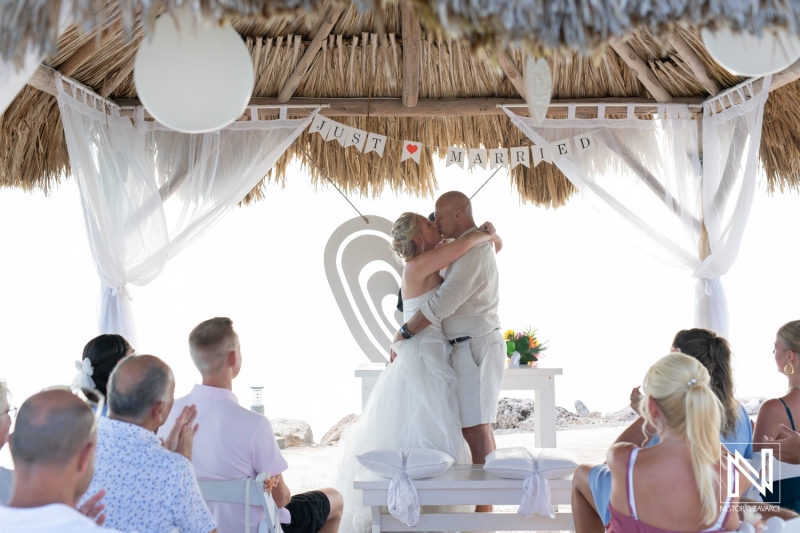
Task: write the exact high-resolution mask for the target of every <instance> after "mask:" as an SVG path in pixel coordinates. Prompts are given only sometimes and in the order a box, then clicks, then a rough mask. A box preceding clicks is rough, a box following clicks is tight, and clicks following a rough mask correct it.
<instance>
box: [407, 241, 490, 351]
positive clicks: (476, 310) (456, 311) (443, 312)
mask: <svg viewBox="0 0 800 533" xmlns="http://www.w3.org/2000/svg"><path fill="white" fill-rule="evenodd" d="M477 230H478V228H477V227H473V228H471V229H468V230H467V231H465V232H464V233H463V234H462V235H466V234H467V233H470V232H472V231H477ZM499 288H500V277H499V275H498V272H497V261H496V259H495V252H494V245H493V244H492V243H491V242H485V243H481V244H479V245H477V246H475V247H473V248H472V249H471V250H469V251H468V252H467V253H465V254H464V255H462V256H461V257H459V258H458V259H456V260H455V261H453V262H452V263H451V264H450V266H449V267H448V269H447V273H446V275H445V279H444V283H442V285H441V287H439V290H437V291H436V294H434V296H433V298H431V299H430V300H428V301H427V302H425V303H424V304H422V306H421V307H420V311H421V312H422V314H423V315H425V318H427V319H428V320H429V321H430V322H431V323H437V322H441V323H442V328H443V329H444V333H445V335H446V336H447V338H448V339H455V338H458V337H482V336H484V335H487V334H489V333H491V332H492V331H494V330H496V329H498V328H500V317H499V316H498V315H497V307H498V303H499V301H500V295H499Z"/></svg>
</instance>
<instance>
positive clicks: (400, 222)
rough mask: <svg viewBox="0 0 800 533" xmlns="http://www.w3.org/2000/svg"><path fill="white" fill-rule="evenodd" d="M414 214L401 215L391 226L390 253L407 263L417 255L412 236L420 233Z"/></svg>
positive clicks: (415, 244)
mask: <svg viewBox="0 0 800 533" xmlns="http://www.w3.org/2000/svg"><path fill="white" fill-rule="evenodd" d="M417 217H418V215H417V214H416V213H409V212H406V213H403V214H402V215H400V218H398V219H397V220H395V221H394V225H392V251H393V252H394V253H395V254H397V257H399V258H400V259H403V260H404V261H408V260H409V259H411V258H412V257H414V254H416V253H417V243H415V242H414V241H413V238H414V236H415V235H416V234H417V233H419V232H420V231H421V229H420V227H419V224H418V223H417Z"/></svg>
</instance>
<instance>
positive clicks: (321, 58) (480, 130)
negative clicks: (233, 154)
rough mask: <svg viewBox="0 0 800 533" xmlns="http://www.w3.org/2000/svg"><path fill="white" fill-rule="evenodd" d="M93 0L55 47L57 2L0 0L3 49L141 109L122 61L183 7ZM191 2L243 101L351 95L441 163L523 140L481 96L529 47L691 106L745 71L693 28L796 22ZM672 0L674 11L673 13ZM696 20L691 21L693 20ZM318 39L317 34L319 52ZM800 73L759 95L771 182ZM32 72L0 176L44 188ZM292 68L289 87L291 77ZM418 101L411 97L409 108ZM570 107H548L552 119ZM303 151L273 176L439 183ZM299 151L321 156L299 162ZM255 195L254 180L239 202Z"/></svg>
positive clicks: (43, 143) (406, 169) (569, 72)
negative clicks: (232, 69) (225, 35)
mask: <svg viewBox="0 0 800 533" xmlns="http://www.w3.org/2000/svg"><path fill="white" fill-rule="evenodd" d="M91 3H92V2H91V1H90V0H81V1H80V2H78V4H79V5H83V4H86V6H84V8H83V10H82V11H81V10H79V11H76V19H75V20H76V21H77V23H78V24H77V25H76V26H73V27H71V28H69V29H68V30H67V31H66V32H65V33H64V34H63V35H62V36H61V37H60V38H59V39H58V40H57V43H56V42H55V40H54V38H53V31H52V24H53V20H54V15H53V13H56V14H57V12H58V2H51V1H48V0H40V1H39V2H34V1H32V2H25V3H20V5H19V6H17V7H16V9H15V10H14V12H13V16H12V14H10V13H9V11H8V9H9V7H8V6H9V4H10V3H4V4H2V5H0V21H1V22H0V35H2V36H3V37H0V55H1V56H2V57H5V58H14V57H19V53H20V51H21V50H23V49H24V48H22V47H23V46H24V45H26V43H27V42H28V41H30V42H34V43H38V44H39V45H40V46H43V47H45V48H47V47H51V48H53V49H55V50H56V51H55V53H54V54H53V55H52V56H50V57H49V58H48V59H46V60H45V64H46V66H47V67H50V68H52V69H55V70H58V71H60V72H62V73H64V74H65V75H68V76H70V77H72V78H74V79H76V80H78V81H79V82H81V83H82V84H84V85H86V86H88V87H91V88H93V89H94V90H95V91H96V92H97V93H99V94H102V95H103V96H108V97H109V98H111V99H113V100H115V101H117V102H119V103H121V104H126V103H127V104H132V103H135V102H131V100H132V99H135V98H136V90H135V87H134V84H133V76H132V74H131V70H132V66H133V60H134V57H135V52H136V47H137V46H138V43H139V42H140V41H141V39H142V38H143V36H144V34H145V32H146V28H148V27H150V25H151V24H152V20H153V19H154V17H155V15H156V14H158V13H160V12H162V11H163V10H165V9H167V10H169V9H171V8H172V6H173V5H174V4H176V3H177V2H176V1H175V0H169V1H167V2H166V3H164V4H158V3H154V4H152V5H151V4H150V3H147V5H141V4H140V3H139V2H138V1H134V0H120V1H119V2H117V1H112V2H109V3H108V4H106V5H105V10H101V11H92V10H91V9H90V7H91V6H90V4H91ZM22 4H24V5H22ZM29 4H30V5H29ZM54 4H55V8H54V7H53V5H54ZM201 4H202V8H203V10H204V12H205V13H206V14H207V15H210V16H212V17H226V16H227V17H230V18H231V23H232V25H233V27H234V28H235V29H236V30H237V31H238V32H239V33H240V34H241V35H242V37H243V38H244V39H245V41H246V43H247V46H248V48H249V50H250V51H251V54H252V56H253V60H254V64H255V70H256V84H255V87H254V90H253V96H254V97H255V98H257V99H258V98H260V99H261V100H258V101H259V102H274V103H277V97H279V96H281V97H282V98H281V99H282V100H284V99H285V96H286V95H287V94H288V95H289V96H291V99H290V100H289V102H288V103H290V104H291V103H293V102H294V101H302V102H312V101H313V102H316V101H320V99H332V98H335V99H347V100H341V101H338V100H337V101H333V102H334V104H336V105H333V106H332V108H331V109H330V110H325V111H324V112H325V113H327V114H329V115H331V116H334V117H335V120H337V121H339V122H342V123H345V124H347V125H353V126H356V127H359V128H361V129H365V130H368V131H372V132H376V133H380V134H384V135H387V136H389V137H390V138H393V139H412V140H416V141H419V142H422V143H423V144H425V145H427V146H433V147H440V150H439V154H438V155H439V156H443V154H444V150H445V149H446V147H448V146H455V145H461V146H465V147H478V146H480V145H483V146H485V147H487V148H496V147H510V146H518V145H520V144H522V143H523V142H527V141H526V140H525V139H524V136H523V135H522V133H521V132H519V131H518V130H517V129H516V128H515V127H514V126H513V125H512V124H511V123H510V121H509V120H508V118H507V117H506V116H505V115H504V114H501V112H500V111H499V110H497V109H496V106H495V105H494V104H495V100H478V99H502V100H503V101H521V100H519V99H520V90H519V89H518V87H519V83H518V82H519V78H520V74H519V71H520V70H521V65H522V62H523V54H524V53H547V54H548V61H549V63H550V65H551V71H552V75H553V83H554V87H553V88H554V98H555V99H558V100H565V101H586V102H591V101H592V100H591V99H595V100H594V101H595V102H596V101H598V100H597V99H600V100H602V101H604V102H608V103H613V102H615V101H622V102H627V101H637V102H641V101H652V102H656V101H670V100H671V101H684V102H690V103H693V104H699V103H701V102H702V100H703V99H705V98H706V97H707V96H709V95H710V94H714V93H715V92H716V91H719V90H721V89H724V88H727V87H731V86H733V85H735V84H737V83H738V82H740V81H742V80H741V79H739V78H736V77H734V76H731V75H730V74H729V73H727V72H726V71H725V70H723V69H722V68H721V67H719V66H718V65H716V64H715V63H714V62H713V60H712V59H711V58H710V57H709V55H708V54H707V52H706V51H705V49H704V47H703V44H702V41H701V40H700V38H699V36H698V25H710V24H713V23H719V22H720V21H725V22H728V23H729V24H730V25H732V26H734V27H738V28H745V29H749V30H752V31H760V30H762V29H764V28H767V27H769V26H775V25H777V26H784V27H789V28H791V29H793V30H794V29H797V28H800V23H799V22H800V8H795V7H792V6H794V3H791V2H790V3H785V2H766V1H764V2H760V4H761V6H762V7H761V9H760V10H759V11H757V12H751V11H748V10H750V9H752V7H751V6H752V2H740V1H738V0H728V1H723V0H717V1H706V2H698V1H694V2H692V1H687V2H664V3H663V4H665V7H663V8H662V7H659V8H657V9H649V10H647V9H642V6H646V5H647V6H650V5H655V4H658V3H653V2H627V3H625V5H626V8H625V9H626V10H627V11H626V12H622V11H620V10H619V9H616V10H613V9H611V8H610V7H611V6H616V7H619V6H618V4H619V2H614V1H612V0H605V1H600V2H596V1H595V2H580V1H578V2H548V1H545V0H523V1H521V2H514V1H512V0H495V1H494V2H477V1H467V0H464V1H461V2H443V1H434V0H430V1H422V0H417V1H414V2H407V3H405V4H402V5H401V4H398V3H389V4H386V5H383V6H382V7H381V8H379V10H378V11H377V12H376V11H373V10H372V8H373V6H372V5H371V3H370V2H367V1H366V0H364V1H357V2H354V3H349V2H338V1H336V0H329V1H325V2H323V1H312V0H306V1H305V2H300V1H299V0H296V1H292V0H283V1H279V2H274V1H263V0H262V1H260V2H254V1H252V0H228V1H220V0H204V2H202V3H201ZM639 4H641V5H639ZM678 4H680V5H681V6H683V7H681V8H680V9H678V8H677V7H674V6H675V5H678ZM298 5H299V6H300V7H297V6H298ZM409 6H411V8H409ZM487 6H488V7H487ZM569 6H577V7H575V8H574V9H575V10H576V11H575V12H574V13H571V12H569V9H571V8H570V7H569ZM637 6H638V7H637ZM669 6H673V7H669ZM558 9H561V10H562V12H558ZM4 10H5V11H4ZM564 10H566V11H564ZM375 13H379V15H380V16H375ZM404 16H405V17H406V19H405V20H404V19H403V17H404ZM9 17H11V18H9ZM559 17H560V18H559ZM690 19H691V20H694V21H695V22H694V23H691V24H690V23H688V22H687V21H688V20H690ZM10 21H13V24H14V25H13V27H12V26H11V22H10ZM98 21H99V22H100V23H101V25H102V28H103V31H102V32H100V34H99V35H98V32H97V30H96V29H93V28H94V24H95V23H97V22H98ZM143 21H144V23H143ZM326 22H328V24H326ZM417 25H418V27H419V28H420V31H419V37H418V50H419V62H418V64H415V63H413V62H411V60H410V59H409V60H405V59H406V57H404V46H407V45H411V44H415V43H417V38H416V37H415V32H414V31H413V28H414V27H415V26H417ZM404 28H405V32H404ZM9 32H11V33H9ZM12 34H13V36H16V39H13V38H11V37H10V36H11V35H12ZM315 37H316V40H315ZM320 37H324V38H323V39H320ZM623 37H624V40H623V39H622V38H623ZM26 39H27V40H26ZM316 41H321V46H320V47H319V49H318V50H315V47H314V45H315V44H316ZM609 43H610V44H611V46H606V45H608V44H609ZM407 57H411V56H410V55H409V56H407ZM306 64H307V68H305V65H306ZM415 66H416V68H417V69H418V72H419V87H418V92H417V93H416V96H417V98H418V103H417V104H416V105H415V106H411V107H407V106H403V104H402V103H401V99H402V98H403V97H404V78H406V74H405V73H406V72H413V71H414V70H413V69H414V68H415ZM408 69H412V70H408ZM796 70H798V69H794V67H793V69H791V70H790V71H789V72H787V73H785V74H783V75H782V76H778V77H777V78H778V79H777V81H776V82H775V83H773V87H777V86H779V85H783V86H782V87H781V88H779V89H777V90H775V91H774V92H772V94H771V95H770V99H769V100H768V102H767V108H766V112H765V117H764V134H763V138H762V147H761V161H762V163H763V165H764V167H765V169H766V173H767V178H768V180H769V186H770V188H771V189H780V190H784V189H785V188H798V186H799V185H800V174H798V169H800V150H798V146H800V145H798V142H797V141H798V140H800V133H798V132H797V131H796V124H797V120H796V117H798V111H800V110H798V106H799V105H800V104H798V103H797V102H798V100H800V85H798V84H797V83H796V82H795V81H794V80H795V79H797V76H798V74H795V71H796ZM40 71H41V72H40V73H39V74H38V75H37V76H36V77H35V78H34V79H33V80H32V81H31V86H28V87H26V88H25V89H24V90H23V92H22V93H21V94H20V95H19V96H18V97H17V99H16V100H15V101H14V102H13V103H12V104H11V106H10V107H9V108H8V109H7V110H6V112H5V114H4V115H3V117H2V123H0V136H2V142H0V185H3V186H13V187H22V188H26V189H31V188H41V189H44V190H48V189H50V188H51V187H53V186H54V185H55V184H57V182H58V181H59V179H62V176H64V175H65V174H64V173H65V171H67V172H68V171H69V159H68V155H67V150H66V145H65V141H64V135H63V131H62V126H61V121H60V117H59V113H58V107H57V105H56V101H55V98H54V96H52V92H53V91H52V86H49V85H48V83H50V81H48V73H49V75H50V76H51V77H52V71H48V70H46V69H40ZM293 73H294V78H295V79H297V82H298V83H296V84H292V83H291V80H292V78H293ZM409 79H411V78H410V77H409ZM287 85H288V86H290V87H287ZM409 85H410V84H409ZM407 90H408V88H407ZM412 93H413V91H412ZM406 98H410V97H409V96H408V95H406ZM617 99H619V100H617ZM642 99H646V100H642ZM442 100H444V101H445V102H442ZM413 102H414V99H413V98H411V99H410V100H408V101H406V103H407V104H413ZM297 112H299V111H297ZM564 112H565V110H564V109H563V108H562V109H560V110H559V109H558V108H554V109H551V115H554V116H557V115H558V114H559V113H564ZM579 112H581V113H583V114H587V115H589V116H591V114H592V113H594V112H595V111H593V110H592V108H590V107H589V108H586V109H584V108H581V109H579ZM612 113H613V111H612ZM297 144H298V145H299V146H293V147H292V148H291V149H290V150H289V152H287V154H285V155H284V157H283V158H282V159H281V160H280V161H279V162H278V164H277V165H276V167H275V169H273V171H272V172H271V175H270V176H268V178H269V179H278V180H282V179H285V177H286V176H285V170H286V168H287V165H288V163H289V162H290V161H291V159H292V158H295V157H298V158H300V159H301V160H302V161H304V163H305V164H306V167H307V168H308V170H309V171H310V173H311V175H312V179H313V180H319V179H321V177H322V176H321V173H320V171H319V169H318V168H317V166H316V164H318V165H319V166H320V167H321V168H322V169H324V170H325V172H326V173H327V174H328V175H329V177H330V178H331V179H332V180H333V181H335V182H336V183H337V184H338V185H339V186H340V187H342V188H343V189H344V190H346V191H349V192H353V193H358V194H372V193H376V192H378V191H380V190H382V188H383V186H384V185H385V184H389V185H390V186H391V187H392V188H393V189H394V190H407V191H411V192H414V193H417V194H428V193H429V192H430V191H431V190H432V188H433V187H434V185H435V178H434V176H433V171H432V157H435V156H436V155H437V154H434V153H432V151H431V150H425V151H424V152H423V157H422V160H421V163H420V164H419V165H416V164H414V163H412V162H404V163H400V162H399V153H398V152H399V150H391V149H387V150H386V153H385V154H384V157H382V158H381V157H379V156H377V155H376V154H375V153H371V154H361V153H358V152H356V151H355V150H352V149H351V150H347V151H345V150H343V149H342V148H341V147H340V146H339V145H338V144H336V143H327V144H326V143H324V142H323V141H322V139H320V137H319V136H308V135H307V134H303V135H302V136H301V137H300V138H299V139H298V143H297ZM306 153H307V154H308V155H309V156H310V157H311V158H312V159H313V160H314V162H315V163H316V164H314V163H312V162H310V161H308V160H307V155H306ZM512 178H513V181H514V183H515V185H516V187H517V189H518V191H519V193H520V196H521V197H522V199H523V200H525V201H530V202H534V203H536V204H541V205H548V206H559V205H562V204H563V203H564V202H565V201H566V200H567V199H568V197H569V196H570V195H571V194H572V193H573V192H574V188H573V187H572V185H571V184H570V183H569V182H568V181H567V180H566V178H565V177H564V176H563V175H562V174H561V173H560V172H559V171H558V169H556V168H555V167H554V166H552V165H539V166H538V167H537V168H536V169H527V168H525V167H522V166H520V167H517V168H516V169H514V171H512ZM259 196H260V188H259V187H257V188H256V189H254V191H253V192H252V193H251V194H250V196H249V197H248V198H247V199H246V201H250V200H252V199H255V198H258V197H259Z"/></svg>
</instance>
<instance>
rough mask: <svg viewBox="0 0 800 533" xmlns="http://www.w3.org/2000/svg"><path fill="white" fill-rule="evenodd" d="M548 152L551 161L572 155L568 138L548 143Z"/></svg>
mask: <svg viewBox="0 0 800 533" xmlns="http://www.w3.org/2000/svg"><path fill="white" fill-rule="evenodd" d="M550 154H551V156H552V158H553V161H558V160H559V159H561V158H562V157H564V156H568V155H572V150H571V149H570V139H561V140H560V141H556V142H554V143H550Z"/></svg>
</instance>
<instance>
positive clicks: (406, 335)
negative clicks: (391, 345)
mask: <svg viewBox="0 0 800 533" xmlns="http://www.w3.org/2000/svg"><path fill="white" fill-rule="evenodd" d="M400 336H401V337H403V338H404V339H410V338H411V337H413V336H414V334H413V333H411V332H410V331H408V324H403V325H402V326H400Z"/></svg>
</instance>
